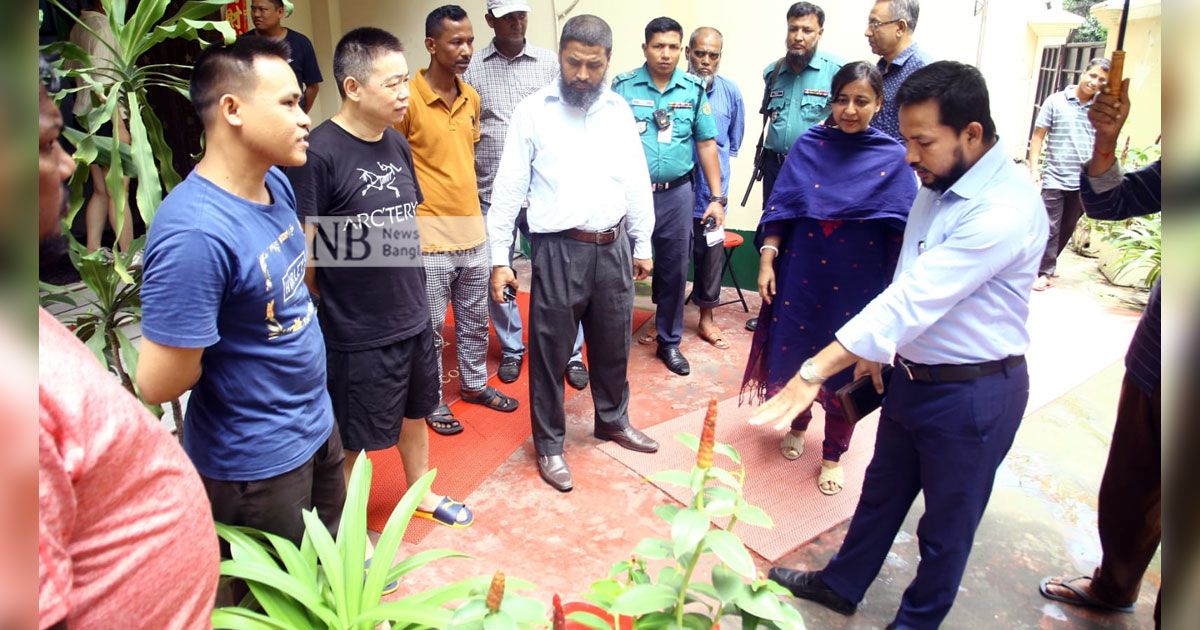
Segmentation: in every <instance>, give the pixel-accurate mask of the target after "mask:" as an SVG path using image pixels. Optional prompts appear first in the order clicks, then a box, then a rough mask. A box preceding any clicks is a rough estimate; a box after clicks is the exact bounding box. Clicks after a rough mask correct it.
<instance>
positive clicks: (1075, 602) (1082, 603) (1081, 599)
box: [1038, 575, 1133, 613]
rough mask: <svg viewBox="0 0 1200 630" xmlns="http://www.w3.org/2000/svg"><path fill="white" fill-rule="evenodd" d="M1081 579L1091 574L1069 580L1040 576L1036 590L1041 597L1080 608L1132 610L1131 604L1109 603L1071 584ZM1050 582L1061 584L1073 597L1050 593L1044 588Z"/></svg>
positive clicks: (1089, 577) (1126, 611)
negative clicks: (1040, 579) (1040, 581)
mask: <svg viewBox="0 0 1200 630" xmlns="http://www.w3.org/2000/svg"><path fill="white" fill-rule="evenodd" d="M1082 579H1088V580H1090V579H1092V576H1090V575H1081V576H1079V577H1074V578H1071V579H1069V580H1064V579H1062V578H1060V577H1058V576H1051V577H1046V578H1042V583H1041V584H1040V585H1039V586H1038V590H1039V591H1041V593H1042V597H1045V598H1046V599H1052V600H1054V601H1056V602H1062V603H1064V604H1070V605H1072V606H1079V607H1080V608H1094V609H1096V610H1107V611H1111V612H1123V613H1131V612H1133V604H1129V605H1128V606H1120V605H1117V604H1110V603H1108V602H1103V601H1100V600H1098V599H1096V598H1095V597H1094V596H1093V595H1091V594H1090V593H1088V592H1087V591H1085V590H1083V589H1081V588H1079V587H1078V586H1075V585H1073V584H1072V582H1075V581H1077V580H1082ZM1051 580H1058V581H1057V582H1053V583H1052V582H1051ZM1051 584H1053V585H1054V586H1061V587H1062V588H1065V589H1067V590H1068V591H1071V594H1072V595H1074V597H1069V596H1065V595H1059V594H1057V593H1051V592H1050V590H1049V589H1047V588H1046V587H1047V586H1050V585H1051Z"/></svg>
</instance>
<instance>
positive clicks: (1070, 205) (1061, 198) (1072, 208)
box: [1038, 188, 1083, 276]
mask: <svg viewBox="0 0 1200 630" xmlns="http://www.w3.org/2000/svg"><path fill="white" fill-rule="evenodd" d="M1042 201H1043V202H1044V203H1045V204H1046V214H1047V216H1048V217H1049V218H1050V233H1049V235H1048V236H1047V237H1046V251H1045V252H1044V253H1043V254H1042V264H1041V266H1039V267H1038V275H1039V276H1052V275H1054V271H1055V269H1056V268H1057V267H1058V256H1059V255H1060V254H1062V251H1063V250H1064V249H1066V247H1067V243H1069V242H1071V235H1072V234H1074V233H1075V226H1076V224H1078V223H1079V217H1081V216H1083V201H1082V200H1081V199H1080V197H1079V191H1078V190H1058V189H1055V188H1043V189H1042Z"/></svg>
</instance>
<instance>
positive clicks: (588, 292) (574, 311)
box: [529, 227, 633, 455]
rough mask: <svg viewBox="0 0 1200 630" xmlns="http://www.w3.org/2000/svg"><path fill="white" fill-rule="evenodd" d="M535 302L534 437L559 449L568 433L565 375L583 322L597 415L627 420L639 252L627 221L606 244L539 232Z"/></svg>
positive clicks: (607, 423)
mask: <svg viewBox="0 0 1200 630" xmlns="http://www.w3.org/2000/svg"><path fill="white" fill-rule="evenodd" d="M531 243H532V252H531V253H532V262H533V281H532V287H531V289H530V307H529V400H530V406H531V408H532V412H531V413H530V421H531V423H532V425H533V445H534V448H536V449H537V452H538V454H539V455H561V454H562V452H563V439H564V437H565V434H566V414H565V413H564V412H563V377H564V376H565V374H566V371H567V361H569V360H570V358H571V353H572V352H573V351H574V349H575V335H576V331H577V330H578V329H579V325H580V324H581V323H582V324H583V336H584V340H585V342H586V343H587V349H588V352H587V353H588V372H589V374H590V376H591V381H590V387H591V390H592V401H593V403H594V404H595V408H596V415H595V423H596V425H598V426H601V425H602V426H604V427H605V428H606V429H617V428H621V427H624V426H627V425H628V424H629V380H628V374H627V371H628V367H629V340H630V337H631V336H632V334H631V332H632V326H633V271H632V270H633V254H632V252H631V249H630V244H629V238H628V236H626V234H625V229H624V227H621V228H619V232H618V234H617V238H616V240H614V241H612V242H611V243H607V244H604V245H597V244H594V243H584V242H581V241H577V240H574V239H572V238H569V237H567V236H564V235H562V234H533V235H532V238H531Z"/></svg>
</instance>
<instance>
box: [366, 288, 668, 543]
mask: <svg viewBox="0 0 1200 630" xmlns="http://www.w3.org/2000/svg"><path fill="white" fill-rule="evenodd" d="M517 304H518V305H519V306H520V309H521V317H522V319H523V320H526V321H527V320H528V313H529V294H528V293H526V292H521V293H519V294H518V295H517ZM653 315H654V312H653V311H644V310H638V309H634V311H633V330H637V329H638V328H639V327H641V326H642V324H644V323H646V321H647V320H649V319H650V318H651V317H652V316H653ZM444 330H445V332H444V333H443V334H444V336H445V339H446V341H447V343H446V348H445V349H444V354H443V370H445V371H446V372H447V373H448V374H449V373H451V372H450V370H451V369H455V370H456V369H457V359H456V355H455V348H454V341H453V340H454V321H453V316H452V315H447V318H446V326H445V329H444ZM631 334H632V331H631ZM586 355H587V349H586V348H584V356H585V357H586ZM499 363H500V346H499V344H498V342H497V341H496V336H495V334H494V333H493V334H492V335H491V337H490V343H489V347H488V375H489V377H490V378H489V379H488V384H489V385H491V386H493V387H496V388H498V389H500V390H501V391H502V392H504V393H505V394H506V395H508V396H511V397H513V398H516V399H517V400H518V401H520V403H521V406H520V408H519V409H517V411H515V412H513V413H501V412H498V411H492V410H491V409H487V408H485V407H482V406H480V405H472V404H468V403H464V402H461V401H460V400H459V398H460V394H459V383H458V379H457V378H450V379H449V381H450V382H448V383H445V384H444V385H443V398H444V399H445V400H446V401H448V402H449V403H450V409H451V410H452V411H453V412H454V415H455V417H457V418H458V419H459V421H460V422H462V425H463V432H462V433H459V434H458V435H454V436H449V437H447V436H441V435H437V434H436V433H433V432H432V431H430V432H429V467H430V468H436V469H437V470H438V476H437V479H436V480H435V481H434V486H433V488H434V491H435V492H438V493H440V494H446V495H449V496H451V497H453V498H455V499H458V500H460V501H461V500H462V499H464V498H465V497H466V496H467V495H469V494H471V492H473V491H474V490H475V488H477V487H479V484H480V483H482V482H483V480H484V479H486V478H487V477H488V476H489V475H491V474H492V471H494V470H495V469H496V467H497V466H499V465H500V464H501V463H503V462H504V461H505V460H506V459H508V457H509V456H510V455H512V453H513V451H515V450H516V449H517V447H518V446H520V445H521V444H522V443H523V442H524V441H525V440H527V439H529V437H530V435H531V429H530V426H529V378H528V376H529V369H528V365H524V366H522V368H521V376H520V378H518V379H517V381H516V382H514V383H501V382H500V379H499V378H498V377H497V376H496V369H497V367H498V366H499ZM454 374H457V372H454ZM443 380H445V379H443ZM577 393H579V392H577V391H576V390H575V389H574V388H572V387H570V386H566V387H564V401H566V400H570V399H571V397H573V396H574V395H575V394H577ZM367 455H368V457H370V458H371V462H372V463H373V464H374V476H373V480H372V483H371V498H370V502H369V504H368V505H367V524H368V526H369V527H370V528H371V529H372V530H373V531H381V530H382V529H383V527H384V525H385V524H387V519H388V516H390V515H391V512H392V509H393V508H394V507H395V506H396V504H397V503H398V502H399V501H400V497H402V496H404V491H405V490H407V489H408V484H407V481H406V480H405V478H404V468H403V463H402V462H401V460H400V455H399V454H398V453H397V452H396V449H394V448H390V449H385V450H382V451H374V452H371V453H368V454H367ZM437 526H438V525H437V524H435V523H433V522H432V521H428V520H424V519H414V520H413V522H412V523H411V524H410V525H409V528H408V531H407V533H406V534H405V540H407V541H408V542H411V543H419V542H420V541H421V539H423V538H424V537H425V535H426V534H428V533H429V532H430V531H432V529H433V528H434V527H437Z"/></svg>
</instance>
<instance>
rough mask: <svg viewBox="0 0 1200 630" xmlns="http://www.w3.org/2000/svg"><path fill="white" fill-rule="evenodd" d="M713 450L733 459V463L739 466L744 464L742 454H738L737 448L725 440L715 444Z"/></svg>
mask: <svg viewBox="0 0 1200 630" xmlns="http://www.w3.org/2000/svg"><path fill="white" fill-rule="evenodd" d="M713 452H714V453H718V454H720V455H724V456H725V457H728V458H729V459H731V460H733V463H735V464H737V465H739V466H741V465H742V456H741V455H739V454H738V452H737V449H736V448H733V447H732V446H730V445H728V444H726V443H724V442H717V443H716V444H714V445H713Z"/></svg>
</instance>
